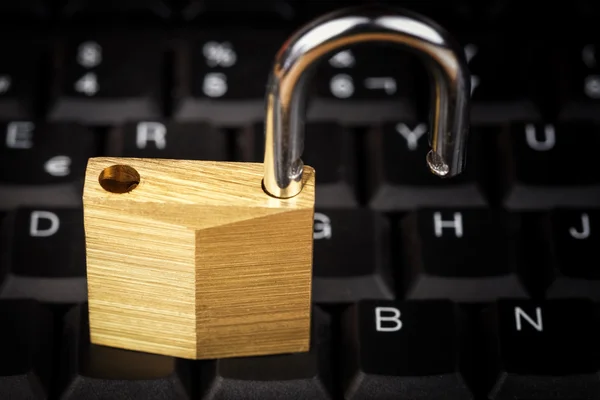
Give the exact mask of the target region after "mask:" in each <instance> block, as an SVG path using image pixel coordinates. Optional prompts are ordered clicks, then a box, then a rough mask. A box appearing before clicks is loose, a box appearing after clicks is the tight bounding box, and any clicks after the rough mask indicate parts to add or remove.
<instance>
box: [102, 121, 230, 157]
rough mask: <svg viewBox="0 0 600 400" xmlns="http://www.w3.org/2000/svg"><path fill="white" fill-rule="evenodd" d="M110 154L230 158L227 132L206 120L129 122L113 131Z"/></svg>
mask: <svg viewBox="0 0 600 400" xmlns="http://www.w3.org/2000/svg"><path fill="white" fill-rule="evenodd" d="M109 153H110V155H113V156H122V157H141V158H171V159H186V160H214V161H225V160H229V159H230V157H229V154H228V143H227V133H226V132H224V131H220V130H218V129H215V128H214V127H212V126H210V125H207V124H203V123H175V122H168V123H167V122H160V121H139V122H128V123H126V124H124V125H122V126H120V127H119V128H116V129H115V130H114V131H113V134H112V136H111V144H110V150H109Z"/></svg>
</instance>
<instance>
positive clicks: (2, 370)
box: [0, 300, 53, 400]
mask: <svg viewBox="0 0 600 400" xmlns="http://www.w3.org/2000/svg"><path fill="white" fill-rule="evenodd" d="M0 327H2V328H1V329H0V353H1V354H2V357H0V393H2V398H4V399H11V400H12V399H15V400H21V399H23V400H25V399H46V398H47V396H48V390H49V385H50V378H51V372H52V329H53V327H52V314H51V313H50V312H49V311H48V310H47V309H45V308H44V307H42V306H41V305H40V304H38V303H37V302H35V301H32V300H1V301H0Z"/></svg>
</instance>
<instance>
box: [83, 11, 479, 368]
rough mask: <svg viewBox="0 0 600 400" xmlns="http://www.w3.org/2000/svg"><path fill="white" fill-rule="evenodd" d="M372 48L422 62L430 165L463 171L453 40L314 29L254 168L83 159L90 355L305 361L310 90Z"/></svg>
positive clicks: (415, 26)
mask: <svg viewBox="0 0 600 400" xmlns="http://www.w3.org/2000/svg"><path fill="white" fill-rule="evenodd" d="M370 42H382V43H387V44H392V45H396V46H397V47H398V48H399V49H404V50H408V51H412V52H414V53H416V54H418V55H420V56H421V58H422V59H423V60H424V65H425V66H426V68H427V69H428V70H429V72H430V73H431V76H432V78H433V79H432V82H433V84H432V87H433V93H434V95H433V96H432V99H433V101H432V116H431V132H430V145H431V147H432V149H431V151H430V152H429V153H428V155H427V157H426V161H427V164H428V165H429V168H430V170H431V171H432V172H433V173H434V174H436V175H438V176H441V177H449V176H454V175H456V174H459V173H460V172H461V171H462V170H463V168H464V163H465V143H466V138H467V134H468V121H469V97H470V96H469V93H470V79H469V72H468V69H467V66H466V61H465V58H464V53H463V50H462V49H461V47H460V46H459V45H458V44H457V43H455V42H454V40H452V38H451V37H450V35H449V34H448V33H447V32H446V31H445V30H444V29H442V28H441V27H440V26H438V25H437V24H435V23H434V22H432V21H429V20H428V19H426V18H424V17H422V16H420V15H417V14H414V13H411V12H408V11H404V10H395V9H389V8H384V7H377V6H362V7H358V8H348V9H343V10H340V11H336V12H333V13H329V14H327V15H325V16H323V17H321V18H318V19H316V20H314V21H313V22H311V23H309V24H308V25H306V26H304V27H303V28H301V29H300V30H299V31H297V32H296V33H295V34H294V35H293V36H291V37H290V38H289V39H288V40H287V41H286V42H285V43H284V44H283V46H282V48H281V49H280V50H279V52H278V53H277V54H276V56H275V61H274V64H273V67H272V70H271V71H270V77H269V81H268V86H267V93H266V107H265V112H266V116H265V121H264V122H265V153H264V162H263V163H262V164H261V163H241V162H211V161H190V160H174V159H142V158H115V157H100V158H92V159H90V160H89V163H88V166H87V170H86V177H85V186H84V194H83V205H84V225H85V236H86V255H87V282H88V304H89V325H90V338H91V341H92V343H95V344H99V345H106V346H112V347H117V348H123V349H129V350H135V351H143V352H149V353H155V354H163V355H169V356H173V357H180V358H187V359H207V358H225V357H240V356H251V355H268V354H281V353H294V352H304V351H308V350H309V346H310V334H309V332H310V324H311V284H312V257H313V217H314V203H315V171H314V170H313V169H312V168H311V167H309V166H304V165H303V163H302V160H301V158H300V157H301V153H302V150H303V140H304V125H303V122H304V119H305V102H306V97H307V96H306V92H307V84H306V82H307V81H308V80H309V79H310V77H311V75H312V73H313V71H314V70H315V66H316V65H317V64H318V63H319V62H320V61H321V60H323V59H324V58H326V57H331V56H333V55H334V54H335V53H336V52H339V51H340V50H342V49H346V48H350V47H352V46H353V45H355V44H358V43H370ZM367 62H368V61H367Z"/></svg>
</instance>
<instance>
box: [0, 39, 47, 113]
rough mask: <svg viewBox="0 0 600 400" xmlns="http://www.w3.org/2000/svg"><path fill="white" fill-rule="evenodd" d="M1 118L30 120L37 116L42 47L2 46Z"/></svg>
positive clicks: (29, 42)
mask: <svg viewBox="0 0 600 400" xmlns="http://www.w3.org/2000/svg"><path fill="white" fill-rule="evenodd" d="M0 47H1V48H2V53H3V56H2V60H0V118H22V119H28V118H33V117H34V116H35V111H36V110H35V106H36V103H35V101H34V99H35V98H36V90H39V89H40V88H39V87H37V84H38V83H39V80H38V79H37V77H38V73H39V71H38V70H37V67H38V66H39V65H40V61H41V58H40V52H39V50H40V49H39V45H38V44H36V42H35V41H32V40H14V41H13V40H10V41H8V42H0Z"/></svg>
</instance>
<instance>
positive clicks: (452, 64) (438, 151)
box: [263, 6, 471, 198]
mask: <svg viewBox="0 0 600 400" xmlns="http://www.w3.org/2000/svg"><path fill="white" fill-rule="evenodd" d="M367 42H380V43H386V44H392V45H397V46H398V47H399V48H400V49H404V50H409V51H412V52H413V53H416V54H417V55H419V56H421V58H422V59H423V61H424V64H425V67H426V68H427V70H428V72H429V75H430V76H431V77H432V78H433V79H432V80H433V83H434V85H431V89H432V96H431V97H432V106H431V116H430V120H431V121H430V127H431V129H430V133H429V144H430V146H431V151H430V152H429V153H428V154H427V157H426V160H427V164H428V165H429V168H430V170H431V172H433V173H434V174H435V175H438V176H441V177H451V176H455V175H457V174H459V173H461V172H462V170H463V168H464V164H465V158H466V142H467V135H468V127H469V107H470V106H469V102H470V92H471V88H470V85H471V83H470V74H469V70H468V67H467V62H466V59H465V55H464V51H463V49H462V48H461V47H460V46H459V45H458V44H457V43H456V42H455V41H454V40H453V39H452V38H451V37H450V35H449V33H448V32H446V31H445V30H444V29H443V28H442V27H440V26H439V25H438V24H436V23H435V22H432V21H430V20H428V19H426V18H425V17H423V16H420V15H418V14H415V13H412V12H409V11H405V10H398V9H389V8H383V7H381V6H359V7H353V8H347V9H342V10H339V11H336V12H333V13H330V14H326V15H324V16H322V17H320V18H318V19H316V20H314V21H312V22H311V23H309V24H308V25H305V26H304V27H303V28H301V29H300V30H299V31H297V32H296V33H295V34H294V35H292V36H291V37H290V38H289V39H288V40H287V41H286V42H285V43H284V44H283V46H282V47H281V49H280V50H279V52H278V53H277V55H276V58H275V62H274V65H273V68H272V70H271V72H270V76H269V81H268V87H267V93H266V110H265V157H264V167H265V173H264V178H263V186H264V189H265V191H266V192H267V193H268V194H269V195H271V196H273V197H276V198H290V197H294V196H296V195H297V194H298V193H300V191H301V190H302V186H303V179H302V173H303V167H304V164H303V163H302V160H301V158H300V157H301V155H302V152H303V150H304V120H305V118H306V92H307V86H308V85H307V81H308V79H310V78H311V77H312V75H313V72H314V70H315V67H316V66H317V65H318V64H319V61H321V60H323V59H324V58H325V57H327V56H330V55H333V54H334V53H336V52H338V51H340V50H341V49H343V48H348V47H351V46H352V45H355V44H359V43H367ZM407 78H408V79H410V77H407Z"/></svg>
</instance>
